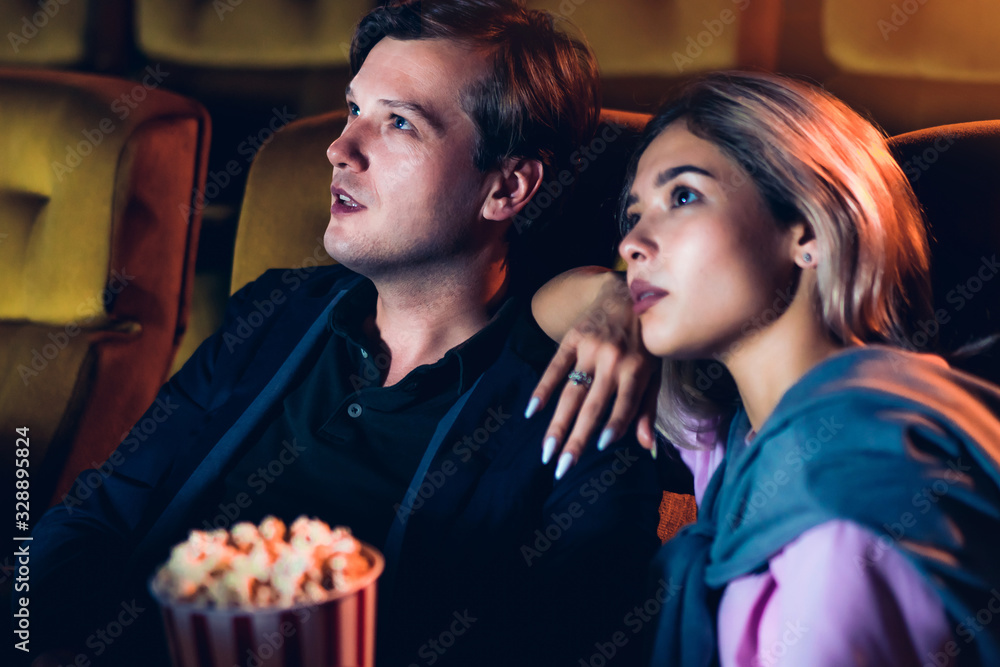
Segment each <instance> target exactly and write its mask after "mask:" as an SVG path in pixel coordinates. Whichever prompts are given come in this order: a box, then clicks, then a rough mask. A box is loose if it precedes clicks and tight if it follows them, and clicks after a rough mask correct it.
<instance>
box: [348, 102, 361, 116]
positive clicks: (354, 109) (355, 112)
mask: <svg viewBox="0 0 1000 667" xmlns="http://www.w3.org/2000/svg"><path fill="white" fill-rule="evenodd" d="M347 113H349V114H350V115H352V116H360V115H361V109H359V108H358V105H357V104H355V103H354V102H348V103H347Z"/></svg>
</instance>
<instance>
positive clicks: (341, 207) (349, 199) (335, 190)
mask: <svg viewBox="0 0 1000 667" xmlns="http://www.w3.org/2000/svg"><path fill="white" fill-rule="evenodd" d="M330 194H331V195H333V205H332V206H331V207H330V212H331V213H355V212H357V211H360V210H362V209H364V208H365V207H364V206H362V205H361V203H360V202H358V201H357V200H356V199H355V198H354V197H353V196H352V195H351V194H350V193H349V192H348V191H347V190H344V189H343V188H340V187H337V186H336V185H332V186H330Z"/></svg>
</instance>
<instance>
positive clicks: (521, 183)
mask: <svg viewBox="0 0 1000 667" xmlns="http://www.w3.org/2000/svg"><path fill="white" fill-rule="evenodd" d="M544 173H545V168H544V167H543V166H542V163H541V161H540V160H529V159H527V158H520V157H512V158H507V159H506V160H504V162H503V164H502V165H501V166H500V168H499V169H498V170H497V171H496V172H495V174H494V177H493V180H492V185H491V187H490V190H489V192H488V193H487V195H486V201H485V202H484V203H483V211H482V212H483V218H485V219H486V220H497V221H500V220H513V219H514V216H515V215H517V214H518V213H520V212H521V209H522V208H524V207H525V206H526V205H527V204H528V202H529V201H531V198H532V197H534V196H535V193H536V192H537V191H538V186H540V185H541V184H542V176H543V175H544Z"/></svg>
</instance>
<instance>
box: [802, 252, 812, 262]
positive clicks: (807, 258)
mask: <svg viewBox="0 0 1000 667" xmlns="http://www.w3.org/2000/svg"><path fill="white" fill-rule="evenodd" d="M802 261H803V262H805V263H806V264H812V261H813V256H812V255H810V254H809V253H806V254H804V255H802Z"/></svg>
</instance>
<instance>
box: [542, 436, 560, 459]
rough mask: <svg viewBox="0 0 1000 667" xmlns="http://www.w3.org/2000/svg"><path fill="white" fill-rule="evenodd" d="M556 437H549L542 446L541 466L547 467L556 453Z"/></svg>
mask: <svg viewBox="0 0 1000 667" xmlns="http://www.w3.org/2000/svg"><path fill="white" fill-rule="evenodd" d="M556 444H557V443H556V436H554V435H550V436H549V437H547V438H545V442H544V443H543V444H542V465H546V466H547V465H548V464H549V461H551V460H552V455H553V454H555V453H556Z"/></svg>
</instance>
